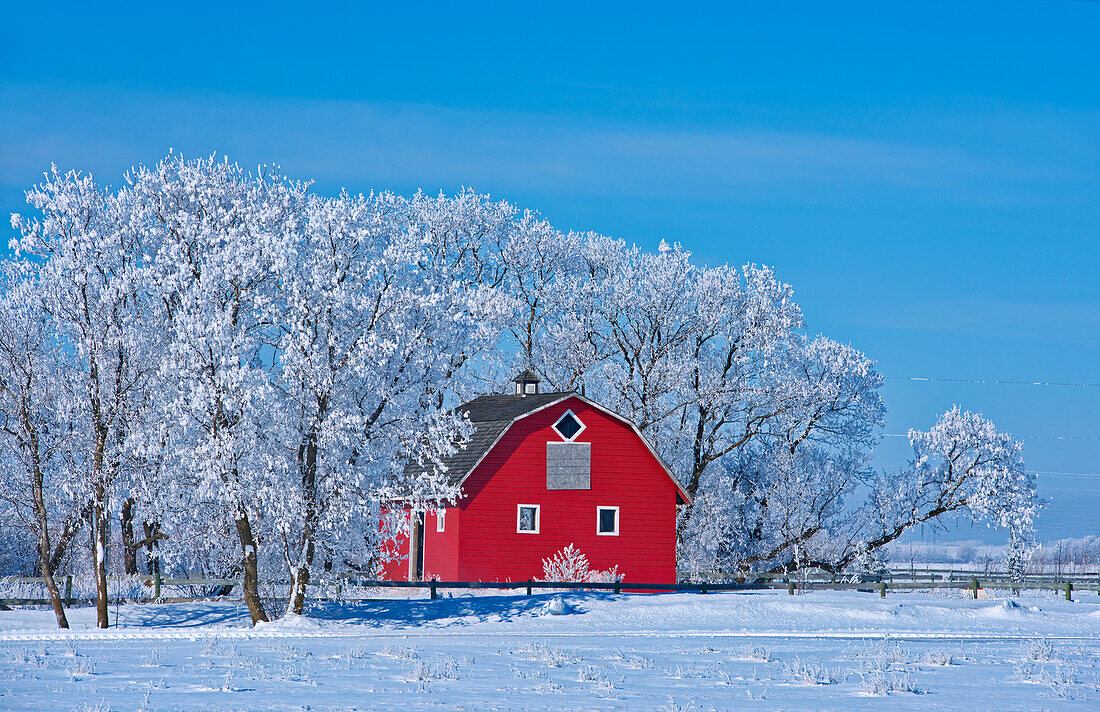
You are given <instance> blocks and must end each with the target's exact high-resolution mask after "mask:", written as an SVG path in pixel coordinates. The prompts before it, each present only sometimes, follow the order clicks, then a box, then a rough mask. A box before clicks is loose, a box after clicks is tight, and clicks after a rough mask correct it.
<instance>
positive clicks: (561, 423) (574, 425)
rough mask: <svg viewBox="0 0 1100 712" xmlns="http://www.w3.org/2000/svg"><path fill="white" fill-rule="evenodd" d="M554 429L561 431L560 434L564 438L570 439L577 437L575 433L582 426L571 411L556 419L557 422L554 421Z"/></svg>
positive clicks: (582, 427) (581, 428)
mask: <svg viewBox="0 0 1100 712" xmlns="http://www.w3.org/2000/svg"><path fill="white" fill-rule="evenodd" d="M554 429H555V430H557V431H558V432H559V433H561V436H562V437H563V438H565V439H566V440H572V439H573V438H575V437H577V433H579V432H580V431H581V430H583V429H584V426H583V425H581V421H579V420H577V418H576V416H574V415H573V414H572V413H566V414H565V415H563V416H562V417H561V418H559V419H558V422H556V423H554Z"/></svg>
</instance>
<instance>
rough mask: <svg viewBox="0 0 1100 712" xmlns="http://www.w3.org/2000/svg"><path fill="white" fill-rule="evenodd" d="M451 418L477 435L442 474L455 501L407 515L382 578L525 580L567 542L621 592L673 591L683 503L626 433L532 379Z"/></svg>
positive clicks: (634, 434) (665, 471) (578, 399)
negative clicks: (461, 419) (645, 587)
mask: <svg viewBox="0 0 1100 712" xmlns="http://www.w3.org/2000/svg"><path fill="white" fill-rule="evenodd" d="M460 412H463V413H465V414H466V415H467V416H468V417H469V419H470V421H471V423H472V424H473V426H474V428H475V429H474V432H473V435H472V436H471V439H470V442H469V444H468V446H467V447H466V449H465V450H462V451H461V452H459V453H457V454H456V455H455V456H454V457H452V458H451V459H450V460H449V461H448V462H447V463H446V464H447V467H448V476H450V477H452V478H453V480H452V481H453V482H454V483H455V484H459V485H461V487H462V496H461V498H460V499H459V501H458V502H457V503H456V505H455V506H453V507H448V508H447V509H446V510H444V511H443V513H442V514H441V515H437V514H436V513H435V512H433V511H429V512H427V513H418V514H417V515H416V519H415V522H414V525H413V526H412V527H411V530H412V533H411V536H408V537H400V538H399V539H398V540H396V541H395V542H392V545H393V546H394V547H396V551H397V553H398V554H399V555H400V558H399V559H396V560H394V561H391V562H389V563H388V564H386V565H385V567H384V571H383V577H384V578H386V579H388V580H405V579H409V580H418V579H430V578H437V579H441V580H444V581H526V580H527V579H530V578H542V577H543V563H542V562H543V559H547V558H550V557H551V556H553V555H554V554H555V553H557V552H559V551H561V550H562V549H564V548H565V547H566V546H568V545H570V544H572V545H574V546H575V547H576V548H577V549H579V550H580V551H581V552H583V553H584V554H585V555H586V556H587V557H588V561H589V563H590V566H591V568H592V569H594V570H600V571H603V570H607V569H611V568H612V567H615V566H618V570H619V573H620V574H621V575H622V577H623V579H624V580H625V581H627V582H630V581H634V582H639V583H641V582H645V583H674V582H675V581H676V505H677V504H683V503H685V502H687V501H689V497H688V494H687V492H685V491H684V489H683V487H681V486H680V484H679V482H677V480H676V478H675V477H673V475H672V472H671V471H670V470H669V468H668V467H667V466H666V465H665V464H664V462H663V461H662V460H661V458H660V457H659V456H658V455H657V453H656V452H655V451H654V449H653V447H652V446H651V445H650V444H649V443H648V442H647V441H646V439H645V438H644V437H643V436H642V434H641V433H640V432H639V431H638V428H637V427H635V426H634V425H633V424H632V423H630V422H629V421H627V420H626V419H624V418H623V417H622V416H619V415H616V414H615V413H613V412H611V411H609V410H607V409H606V408H604V407H602V406H600V405H598V404H596V403H594V402H592V401H590V400H588V399H587V398H585V397H583V396H580V395H578V394H576V393H540V392H539V380H538V377H537V376H535V374H534V373H532V372H530V371H525V372H524V373H522V374H520V375H519V376H517V377H516V379H515V393H514V394H513V395H491V396H482V397H480V398H477V399H475V400H473V401H471V402H469V403H467V404H465V405H464V406H462V407H461V409H460Z"/></svg>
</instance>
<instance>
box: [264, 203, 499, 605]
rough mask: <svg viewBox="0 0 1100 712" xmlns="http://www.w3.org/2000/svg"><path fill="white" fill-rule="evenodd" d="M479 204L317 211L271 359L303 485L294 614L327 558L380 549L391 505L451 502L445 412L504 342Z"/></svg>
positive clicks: (450, 424)
mask: <svg viewBox="0 0 1100 712" xmlns="http://www.w3.org/2000/svg"><path fill="white" fill-rule="evenodd" d="M472 197H473V196H472V195H465V194H464V195H462V196H459V197H458V198H456V199H453V200H452V199H447V198H442V197H441V198H438V199H431V200H428V199H424V198H423V197H421V198H419V199H418V200H415V201H413V203H412V204H410V203H409V202H408V201H405V200H402V199H399V198H396V197H395V196H393V195H391V194H385V193H384V194H379V195H371V196H350V195H347V194H344V195H341V196H339V197H338V198H335V199H323V198H313V199H311V200H310V201H309V202H308V204H307V206H306V208H305V212H304V215H305V221H304V225H303V233H302V237H301V239H299V240H298V242H297V243H296V244H295V245H293V246H291V254H292V257H291V258H290V259H288V260H287V262H286V269H285V271H284V273H283V274H282V275H281V277H280V282H279V286H280V298H279V302H278V305H277V306H275V307H274V309H273V312H272V313H273V317H274V319H273V321H274V322H275V323H276V324H278V326H279V336H278V338H277V340H276V341H275V343H274V346H275V348H276V350H277V358H276V362H277V365H278V370H279V375H280V380H279V382H278V386H279V389H280V392H281V394H282V396H283V398H284V403H283V406H282V408H281V411H282V412H283V413H285V414H286V415H285V418H286V422H285V423H284V424H283V425H284V426H288V429H289V431H290V436H291V442H290V443H289V445H290V449H291V450H292V451H293V455H294V466H293V468H292V469H293V471H294V472H295V473H296V477H295V478H293V481H292V482H290V483H288V485H287V491H288V495H289V496H290V498H291V499H292V500H293V504H292V506H291V507H290V509H289V512H288V514H289V516H288V517H287V518H286V519H285V522H283V523H282V524H281V527H280V528H281V529H282V531H281V537H282V541H283V549H284V555H285V558H286V562H287V565H288V568H289V569H290V572H291V579H292V585H291V593H290V602H289V606H288V610H289V611H290V612H293V613H298V614H300V613H301V612H302V610H303V606H304V602H305V594H306V584H308V582H309V580H310V570H311V568H312V567H313V566H314V560H315V557H316V554H317V549H318V547H319V546H320V547H322V548H323V549H324V551H325V556H326V558H327V560H328V561H330V562H331V561H332V560H333V559H336V560H337V561H339V560H355V559H359V560H362V559H363V554H364V552H370V551H374V550H377V548H378V544H379V542H378V531H379V530H378V521H379V517H380V514H381V508H380V506H379V503H380V498H381V497H382V496H383V495H386V496H388V497H390V498H397V499H400V501H401V502H402V503H403V504H404V505H405V506H409V507H412V508H414V509H420V510H423V509H425V508H429V507H434V506H438V505H439V504H441V503H443V502H447V501H451V500H453V499H454V498H455V496H456V495H457V494H458V492H457V490H456V489H455V488H454V487H453V486H452V485H450V484H448V483H447V480H446V479H445V478H444V477H443V476H442V475H443V473H442V472H441V470H440V469H439V468H427V469H426V470H424V474H420V475H418V476H417V477H416V478H415V480H414V479H413V478H412V476H411V475H408V474H406V473H405V472H404V466H405V463H406V462H407V461H408V460H409V459H410V458H413V457H419V458H421V459H423V460H427V461H434V462H436V463H438V462H439V461H440V459H441V457H442V456H443V455H444V454H446V453H448V452H450V451H452V450H453V447H454V445H453V443H454V442H455V441H456V440H460V439H461V436H462V435H464V433H465V430H464V427H463V423H462V422H461V420H460V419H459V418H458V417H457V416H455V415H454V414H453V413H452V412H451V411H450V410H449V409H448V408H447V407H448V406H449V405H453V404H454V402H455V400H456V399H455V397H454V390H455V388H456V386H457V385H458V384H459V382H460V380H461V376H462V375H463V374H464V373H465V371H466V370H467V369H468V365H469V364H470V363H472V362H474V361H476V360H477V358H478V355H479V354H483V353H485V352H486V351H488V350H489V348H490V347H491V345H492V344H493V343H494V342H495V341H496V340H497V334H498V331H499V329H500V328H501V326H502V323H503V320H502V313H503V312H502V311H501V310H500V309H499V308H498V307H497V302H498V301H499V299H498V298H496V297H495V296H494V290H493V287H492V286H491V285H482V286H479V284H478V282H479V280H480V278H481V277H480V273H481V271H482V270H483V269H484V267H485V265H484V264H483V263H482V262H481V261H480V259H479V256H480V255H482V253H483V250H482V249H481V248H482V245H480V244H478V243H479V242H480V241H484V240H485V239H487V237H486V236H487V235H492V234H493V232H494V230H495V229H496V226H497V225H498V224H502V223H504V221H502V220H500V219H499V218H498V217H497V216H498V215H499V214H500V206H498V205H494V204H491V203H487V202H484V201H482V200H480V199H478V200H476V201H473V204H470V200H469V199H470V198H472Z"/></svg>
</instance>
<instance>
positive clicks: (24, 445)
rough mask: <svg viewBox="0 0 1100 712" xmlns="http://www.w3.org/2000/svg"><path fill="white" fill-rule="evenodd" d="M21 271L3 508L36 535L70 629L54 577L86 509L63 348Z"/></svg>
mask: <svg viewBox="0 0 1100 712" xmlns="http://www.w3.org/2000/svg"><path fill="white" fill-rule="evenodd" d="M19 267H20V266H17V265H8V269H7V270H6V271H7V273H8V274H7V275H5V276H6V278H7V280H6V281H7V284H6V285H5V287H6V288H5V290H4V294H3V296H2V297H0V417H2V418H3V424H2V426H0V501H2V502H3V503H4V504H5V505H6V507H5V509H6V510H7V512H8V513H9V516H10V517H12V519H14V520H15V521H16V522H18V524H19V525H20V526H22V527H24V528H26V529H27V530H29V531H31V532H32V533H33V535H34V540H35V542H36V544H37V554H38V556H37V560H38V569H39V571H40V573H41V575H42V577H43V578H44V579H45V581H46V591H47V593H48V595H49V598H50V604H51V605H52V607H53V610H54V614H55V616H56V618H57V626H58V627H59V628H68V627H69V622H68V619H67V617H66V615H65V608H64V606H63V605H62V601H61V594H60V592H59V590H58V587H57V582H56V580H55V579H54V572H55V571H56V570H57V565H58V561H59V559H60V558H61V556H62V555H63V552H64V551H65V549H66V548H67V546H68V544H69V542H70V541H71V539H72V537H73V536H74V535H75V533H76V531H77V529H76V523H77V522H79V521H80V520H81V519H82V517H81V516H80V515H81V510H82V509H83V504H84V502H83V498H82V497H79V496H74V495H76V494H78V493H80V492H81V490H80V489H74V487H73V486H72V484H73V483H72V480H71V478H72V476H73V474H74V473H73V471H72V468H71V467H70V462H69V461H68V458H67V457H66V454H67V453H66V451H65V448H66V446H67V445H68V444H69V440H70V434H69V429H68V428H67V427H66V424H65V422H64V421H63V420H62V419H60V418H58V415H59V414H58V412H57V409H56V404H57V402H58V401H59V399H60V394H59V392H58V391H59V389H60V387H61V384H60V383H59V378H60V377H61V376H62V374H61V373H60V372H59V369H58V364H59V363H60V362H61V360H62V356H61V354H60V353H59V351H60V349H61V345H60V344H59V343H58V341H57V339H56V338H55V335H54V333H53V332H52V330H51V328H50V324H49V320H48V317H47V315H46V312H45V310H44V309H43V298H42V295H41V291H40V290H41V285H40V284H39V283H38V281H37V280H36V279H34V277H33V276H31V275H27V274H16V275H13V274H12V273H19V272H23V273H25V272H26V271H27V270H23V269H19ZM9 523H11V522H9ZM59 529H60V532H59V531H58V530H59Z"/></svg>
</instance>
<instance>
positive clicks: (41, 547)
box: [31, 442, 69, 628]
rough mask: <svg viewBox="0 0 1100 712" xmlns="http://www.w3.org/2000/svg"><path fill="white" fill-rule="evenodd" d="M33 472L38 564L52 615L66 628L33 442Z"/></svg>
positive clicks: (35, 443)
mask: <svg viewBox="0 0 1100 712" xmlns="http://www.w3.org/2000/svg"><path fill="white" fill-rule="evenodd" d="M32 447H33V448H34V449H35V452H34V455H33V457H34V465H33V470H34V471H33V472H32V473H31V483H32V484H31V487H32V489H33V499H34V516H35V524H36V526H35V534H36V535H37V538H38V565H39V567H40V568H41V569H42V578H44V579H46V590H47V591H48V592H49V594H50V605H52V606H53V613H54V616H56V617H57V627H58V628H68V627H69V619H68V618H67V617H66V616H65V606H64V605H63V603H62V601H61V593H60V592H59V591H58V590H57V582H56V581H54V579H53V567H51V566H50V561H51V556H50V553H51V552H50V528H49V520H48V519H47V518H46V498H45V494H44V492H43V486H42V470H41V468H40V466H39V464H38V453H37V448H38V443H37V442H34V443H33V444H32Z"/></svg>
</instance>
